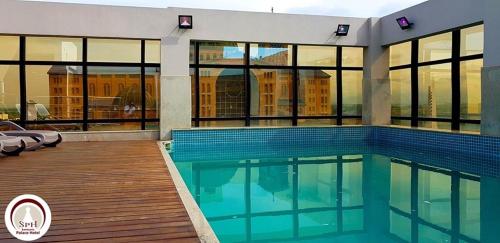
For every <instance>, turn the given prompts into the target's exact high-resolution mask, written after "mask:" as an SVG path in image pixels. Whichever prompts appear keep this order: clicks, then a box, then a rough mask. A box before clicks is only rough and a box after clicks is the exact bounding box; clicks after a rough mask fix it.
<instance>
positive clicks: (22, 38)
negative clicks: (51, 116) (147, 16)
mask: <svg viewBox="0 0 500 243" xmlns="http://www.w3.org/2000/svg"><path fill="white" fill-rule="evenodd" d="M17 36H18V37H19V60H0V65H6V64H7V65H17V66H19V80H20V119H19V120H13V122H16V123H18V124H19V125H21V126H23V127H26V126H27V125H45V124H82V130H83V131H88V130H89V129H88V128H89V124H96V123H113V122H136V123H140V124H141V126H140V127H141V130H146V124H147V123H153V122H154V123H156V122H159V121H160V119H159V118H146V109H142V111H141V118H137V119H99V120H92V119H89V117H88V107H89V104H88V97H89V87H88V82H87V81H88V67H89V66H104V67H137V68H140V70H141V72H140V75H141V94H142V100H141V106H142V107H145V106H146V85H145V83H146V76H145V74H146V68H148V67H153V68H160V63H146V60H145V57H146V56H145V55H146V53H145V52H146V48H145V46H146V40H148V41H160V40H158V39H134V38H112V37H105V38H104V37H103V38H95V37H81V36H38V35H17ZM32 36H33V37H61V38H75V39H81V40H82V61H29V60H26V38H27V37H32ZM90 38H92V39H118V40H119V39H125V40H139V41H140V42H141V60H140V62H138V63H127V62H89V61H88V60H87V55H88V43H87V40H88V39H90ZM28 65H29V66H46V65H54V66H55V65H61V66H81V67H82V76H83V77H82V86H83V87H82V88H83V90H82V91H83V96H82V98H83V111H84V112H83V119H78V120H27V104H26V102H27V94H26V91H27V89H26V88H27V87H26V66H28Z"/></svg>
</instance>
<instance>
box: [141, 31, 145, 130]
mask: <svg viewBox="0 0 500 243" xmlns="http://www.w3.org/2000/svg"><path fill="white" fill-rule="evenodd" d="M145 62H146V41H145V40H141V107H142V109H141V130H146V120H145V119H146V67H145V66H144V64H145Z"/></svg>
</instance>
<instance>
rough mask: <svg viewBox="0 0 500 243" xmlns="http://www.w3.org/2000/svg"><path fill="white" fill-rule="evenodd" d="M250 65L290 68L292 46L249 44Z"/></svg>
mask: <svg viewBox="0 0 500 243" xmlns="http://www.w3.org/2000/svg"><path fill="white" fill-rule="evenodd" d="M250 64H252V65H275V66H291V65H292V45H285V44H263V43H261V44H250Z"/></svg>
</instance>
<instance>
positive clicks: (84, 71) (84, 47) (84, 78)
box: [82, 38, 89, 131]
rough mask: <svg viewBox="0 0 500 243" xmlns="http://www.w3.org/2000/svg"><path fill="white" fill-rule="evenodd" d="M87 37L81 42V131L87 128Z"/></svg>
mask: <svg viewBox="0 0 500 243" xmlns="http://www.w3.org/2000/svg"><path fill="white" fill-rule="evenodd" d="M87 48H88V45H87V38H83V42H82V52H83V53H82V62H83V64H82V85H83V87H82V90H83V124H82V129H83V131H88V129H89V122H88V120H89V91H88V90H89V86H88V66H87Z"/></svg>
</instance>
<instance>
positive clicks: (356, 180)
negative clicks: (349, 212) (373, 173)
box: [342, 156, 363, 207]
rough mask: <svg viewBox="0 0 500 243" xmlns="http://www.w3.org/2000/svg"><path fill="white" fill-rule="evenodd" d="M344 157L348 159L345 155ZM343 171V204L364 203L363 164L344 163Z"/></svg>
mask: <svg viewBox="0 0 500 243" xmlns="http://www.w3.org/2000/svg"><path fill="white" fill-rule="evenodd" d="M343 158H344V159H347V158H346V157H345V156H344V157H343ZM342 166H343V171H342V174H343V176H342V206H343V207H352V206H362V205H363V164H362V163H361V162H356V163H352V162H351V163H343V164H342Z"/></svg>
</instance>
